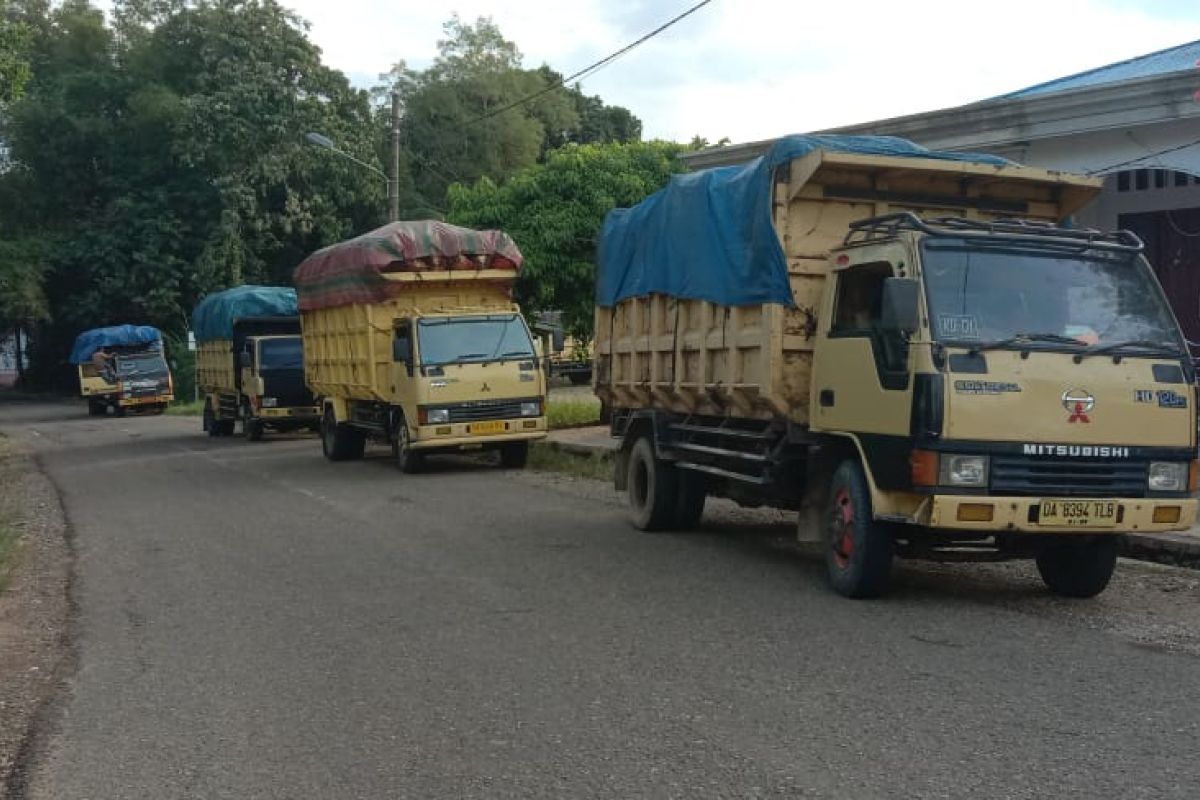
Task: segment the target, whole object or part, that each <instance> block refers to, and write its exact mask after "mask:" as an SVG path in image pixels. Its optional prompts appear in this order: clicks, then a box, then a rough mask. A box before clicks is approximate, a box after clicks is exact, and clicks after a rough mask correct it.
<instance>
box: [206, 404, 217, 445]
mask: <svg viewBox="0 0 1200 800" xmlns="http://www.w3.org/2000/svg"><path fill="white" fill-rule="evenodd" d="M202 419H203V420H204V422H203V423H202V425H203V430H204V432H205V433H207V434H208V435H209V436H211V437H214V438H215V437H217V436H220V435H221V429H220V426H218V425H217V418H216V416H215V415H214V414H213V410H212V407H211V406H209V405H208V403H205V404H204V416H203V417H202Z"/></svg>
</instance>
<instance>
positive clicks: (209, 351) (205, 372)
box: [196, 339, 234, 392]
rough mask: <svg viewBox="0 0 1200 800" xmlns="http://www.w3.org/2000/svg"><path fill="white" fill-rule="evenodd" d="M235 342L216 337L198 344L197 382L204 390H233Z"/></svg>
mask: <svg viewBox="0 0 1200 800" xmlns="http://www.w3.org/2000/svg"><path fill="white" fill-rule="evenodd" d="M233 370H234V365H233V342H232V341H230V340H229V339H216V340H214V341H210V342H200V343H199V344H197V345H196V383H197V384H198V385H199V386H200V389H201V391H204V392H219V391H227V392H230V391H233V383H234V373H233Z"/></svg>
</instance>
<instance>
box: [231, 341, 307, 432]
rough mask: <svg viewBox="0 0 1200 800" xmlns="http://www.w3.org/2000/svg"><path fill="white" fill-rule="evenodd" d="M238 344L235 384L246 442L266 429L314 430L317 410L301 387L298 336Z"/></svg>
mask: <svg viewBox="0 0 1200 800" xmlns="http://www.w3.org/2000/svg"><path fill="white" fill-rule="evenodd" d="M234 329H235V341H239V342H240V345H241V350H240V351H239V354H238V383H239V386H240V387H241V395H242V410H241V415H242V416H243V417H244V421H243V424H244V425H245V426H246V436H247V438H249V439H252V440H253V439H259V438H262V435H263V432H264V431H265V430H266V429H271V430H276V431H287V430H297V429H299V428H308V429H310V430H314V431H315V430H316V428H317V424H318V422H319V421H320V409H319V408H318V406H317V404H316V400H315V398H314V397H313V393H312V392H311V391H310V390H309V389H308V387H307V386H305V385H304V341H303V339H302V338H301V337H300V335H299V334H287V335H283V334H277V335H264V336H245V337H244V338H237V337H236V331H237V329H238V325H237V324H236V323H235V325H234Z"/></svg>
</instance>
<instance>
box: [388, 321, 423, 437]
mask: <svg viewBox="0 0 1200 800" xmlns="http://www.w3.org/2000/svg"><path fill="white" fill-rule="evenodd" d="M415 338H416V337H415V336H414V335H413V324H412V321H411V320H407V319H402V320H397V321H396V327H395V331H394V333H393V338H392V402H393V403H395V404H396V405H398V406H400V407H401V408H403V409H404V414H405V416H406V417H407V416H409V415H415V414H416V413H417V408H416V402H415V401H416V386H417V383H416V376H417V374H418V370H417V366H416V364H417V348H416V346H415V341H414V340H415ZM409 422H410V424H415V423H416V417H415V416H413V417H412V418H411V419H410V420H409Z"/></svg>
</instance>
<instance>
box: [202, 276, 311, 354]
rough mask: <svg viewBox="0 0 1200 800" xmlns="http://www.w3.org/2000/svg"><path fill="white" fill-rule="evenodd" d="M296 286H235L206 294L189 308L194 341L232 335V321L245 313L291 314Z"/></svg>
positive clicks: (249, 315) (280, 315)
mask: <svg viewBox="0 0 1200 800" xmlns="http://www.w3.org/2000/svg"><path fill="white" fill-rule="evenodd" d="M299 313H300V310H299V308H297V306H296V290H295V289H292V288H290V287H287V286H235V287H233V288H232V289H226V290H225V291H223V292H216V293H214V294H210V295H209V296H208V297H205V298H204V299H203V300H201V301H200V303H199V305H197V306H196V308H195V310H194V311H192V331H193V332H195V334H196V341H198V342H211V341H213V340H215V339H232V338H233V323H234V321H236V320H239V319H245V318H248V317H294V316H297V315H298V314H299Z"/></svg>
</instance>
